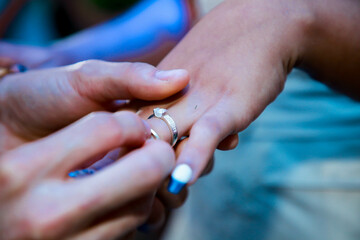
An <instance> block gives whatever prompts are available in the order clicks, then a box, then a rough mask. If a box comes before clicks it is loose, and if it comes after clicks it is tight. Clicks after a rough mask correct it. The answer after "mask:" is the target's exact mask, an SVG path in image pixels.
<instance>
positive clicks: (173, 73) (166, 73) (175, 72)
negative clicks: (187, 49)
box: [155, 69, 187, 81]
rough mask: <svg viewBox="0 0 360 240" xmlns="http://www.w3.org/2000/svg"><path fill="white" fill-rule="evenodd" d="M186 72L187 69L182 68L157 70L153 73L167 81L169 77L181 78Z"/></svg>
mask: <svg viewBox="0 0 360 240" xmlns="http://www.w3.org/2000/svg"><path fill="white" fill-rule="evenodd" d="M186 74H187V71H186V70H184V69H174V70H167V71H162V70H158V71H156V73H155V77H156V78H157V79H159V80H162V81H168V80H169V79H170V78H181V77H184V76H185V75H186Z"/></svg>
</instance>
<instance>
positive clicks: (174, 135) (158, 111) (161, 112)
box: [148, 108, 179, 146]
mask: <svg viewBox="0 0 360 240" xmlns="http://www.w3.org/2000/svg"><path fill="white" fill-rule="evenodd" d="M153 112H154V113H153V114H152V115H150V117H149V118H148V119H150V118H153V117H156V118H159V119H161V120H163V121H164V122H165V123H166V125H167V126H168V127H169V130H170V132H171V146H174V145H175V144H176V142H177V140H178V135H179V133H178V130H177V127H176V124H175V121H174V119H172V117H170V115H169V114H168V113H167V110H166V109H164V108H154V110H153ZM158 136H159V135H158Z"/></svg>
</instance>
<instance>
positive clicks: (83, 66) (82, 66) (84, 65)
mask: <svg viewBox="0 0 360 240" xmlns="http://www.w3.org/2000/svg"><path fill="white" fill-rule="evenodd" d="M103 63H104V61H102V60H96V59H90V60H86V61H83V62H80V63H79V68H78V70H79V71H81V72H88V71H89V70H93V69H95V68H98V67H99V65H100V64H103Z"/></svg>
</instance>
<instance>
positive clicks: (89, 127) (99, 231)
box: [0, 112, 175, 240]
mask: <svg viewBox="0 0 360 240" xmlns="http://www.w3.org/2000/svg"><path fill="white" fill-rule="evenodd" d="M149 135H150V129H148V128H147V127H146V125H145V124H144V123H143V121H142V120H141V119H140V118H138V117H137V116H136V115H135V114H133V113H129V112H118V113H116V114H110V113H100V112H98V113H92V114H90V115H88V116H86V117H84V118H83V119H81V120H79V121H77V122H75V123H74V124H72V125H70V126H68V127H66V128H64V129H62V130H60V131H58V132H56V133H54V134H52V135H49V136H48V137H44V138H42V139H40V140H36V141H33V142H31V143H28V144H24V145H22V146H20V147H18V148H15V149H13V150H11V151H8V152H6V153H5V154H3V155H2V156H1V157H0V183H1V186H2V187H1V189H0V238H1V239H4V240H5V239H6V240H8V239H63V238H71V239H109V238H115V237H116V236H122V235H126V234H127V233H129V231H131V230H132V229H134V228H135V227H136V226H138V225H140V224H141V223H143V222H144V221H145V219H146V218H147V216H148V215H149V209H150V208H151V206H152V205H154V208H153V209H155V210H156V209H158V210H159V207H156V206H159V202H158V201H157V200H156V201H155V202H154V201H153V199H154V198H153V196H154V190H155V189H156V188H157V187H158V186H159V184H160V183H161V182H162V181H163V180H164V178H165V177H166V176H167V175H168V174H169V173H170V171H171V169H172V168H173V166H174V159H175V156H174V153H173V151H172V149H171V147H170V146H169V145H168V144H166V143H164V142H162V141H153V140H149V141H147V142H146V143H145V144H144V146H143V147H142V148H140V149H136V150H133V151H132V152H131V153H129V154H127V155H126V156H124V157H122V158H121V159H118V161H116V162H115V163H113V164H112V165H111V166H108V167H107V168H104V169H103V170H102V171H99V172H97V173H96V174H94V175H91V176H88V177H86V178H81V179H69V178H68V177H67V173H68V172H69V171H71V170H73V169H76V168H77V167H78V166H79V165H82V164H84V163H86V162H87V161H88V160H89V159H91V158H93V157H94V156H97V155H99V154H102V153H104V152H107V151H110V150H112V149H114V148H117V147H138V146H141V145H142V144H143V143H144V142H145V140H146V139H147V138H148V137H149ZM160 210H161V206H160Z"/></svg>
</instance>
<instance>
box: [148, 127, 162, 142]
mask: <svg viewBox="0 0 360 240" xmlns="http://www.w3.org/2000/svg"><path fill="white" fill-rule="evenodd" d="M150 131H151V137H152V138H153V139H156V140H159V139H160V137H159V134H157V132H155V130H154V129H152V128H151V129H150Z"/></svg>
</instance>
